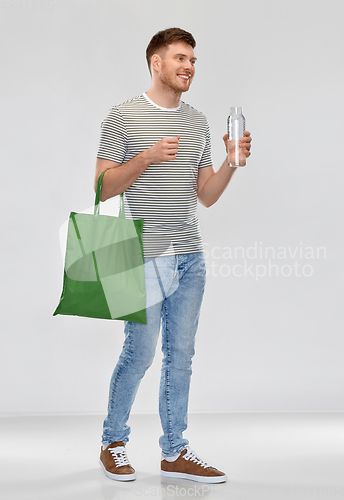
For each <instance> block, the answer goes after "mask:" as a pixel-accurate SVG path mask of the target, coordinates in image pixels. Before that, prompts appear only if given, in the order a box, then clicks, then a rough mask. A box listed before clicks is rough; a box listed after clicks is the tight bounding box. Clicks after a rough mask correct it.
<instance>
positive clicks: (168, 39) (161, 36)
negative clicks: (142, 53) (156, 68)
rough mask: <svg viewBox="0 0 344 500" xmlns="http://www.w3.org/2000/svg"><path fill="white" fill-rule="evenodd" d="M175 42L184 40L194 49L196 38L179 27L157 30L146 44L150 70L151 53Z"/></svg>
mask: <svg viewBox="0 0 344 500" xmlns="http://www.w3.org/2000/svg"><path fill="white" fill-rule="evenodd" d="M175 42H185V43H187V44H188V45H191V47H192V48H193V49H194V48H195V47H196V40H195V39H194V37H193V36H192V35H191V33H189V32H188V31H184V30H182V29H180V28H168V29H166V30H163V31H158V33H156V34H155V35H154V36H153V38H152V39H151V41H150V42H149V44H148V47H147V49H146V59H147V64H148V68H149V72H151V68H150V65H151V58H152V55H153V54H156V53H157V51H158V50H159V49H162V48H165V47H167V46H168V45H170V44H171V43H175Z"/></svg>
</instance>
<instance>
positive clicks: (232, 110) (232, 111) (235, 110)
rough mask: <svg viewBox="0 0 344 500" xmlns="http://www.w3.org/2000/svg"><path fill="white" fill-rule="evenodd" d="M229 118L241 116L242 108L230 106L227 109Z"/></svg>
mask: <svg viewBox="0 0 344 500" xmlns="http://www.w3.org/2000/svg"><path fill="white" fill-rule="evenodd" d="M229 114H230V116H232V115H242V107H241V106H232V107H231V108H230V109H229Z"/></svg>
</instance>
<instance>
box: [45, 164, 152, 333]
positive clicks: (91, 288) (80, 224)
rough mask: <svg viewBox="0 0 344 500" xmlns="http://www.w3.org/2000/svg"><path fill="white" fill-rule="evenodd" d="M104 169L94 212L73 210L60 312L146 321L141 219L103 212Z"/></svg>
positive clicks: (121, 213) (122, 213)
mask: <svg viewBox="0 0 344 500" xmlns="http://www.w3.org/2000/svg"><path fill="white" fill-rule="evenodd" d="M104 173H105V172H103V173H102V174H101V175H100V176H99V179H98V185H97V192H96V198H95V205H94V215H91V214H79V213H75V212H71V214H70V217H69V223H68V235H67V248H66V258H65V267H64V279H63V289H62V295H61V299H60V302H59V305H58V306H57V308H56V310H55V312H54V314H53V315H54V316H55V315H57V314H64V315H72V316H85V317H88V318H103V319H119V320H126V321H134V322H137V323H144V324H146V323H147V320H146V289H145V275H144V258H143V245H142V231H143V219H138V220H133V219H126V218H125V216H124V202H123V194H121V198H120V210H119V217H112V216H108V215H100V214H99V204H100V192H101V187H102V182H103V176H104Z"/></svg>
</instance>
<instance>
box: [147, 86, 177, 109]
mask: <svg viewBox="0 0 344 500" xmlns="http://www.w3.org/2000/svg"><path fill="white" fill-rule="evenodd" d="M181 95H182V93H181V92H177V91H174V90H173V89H171V88H170V87H169V88H167V87H157V86H155V85H152V86H151V88H150V89H149V90H148V92H146V96H147V97H149V99H151V100H152V101H153V102H154V103H155V104H157V105H158V106H161V107H162V108H177V107H178V106H179V104H180V98H181Z"/></svg>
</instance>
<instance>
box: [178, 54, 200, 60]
mask: <svg viewBox="0 0 344 500" xmlns="http://www.w3.org/2000/svg"><path fill="white" fill-rule="evenodd" d="M175 56H176V57H177V56H183V57H187V55H186V54H175ZM190 59H193V60H194V61H197V57H195V56H194V57H190Z"/></svg>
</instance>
